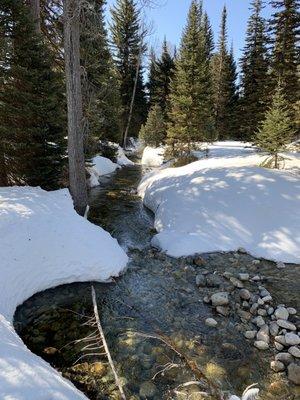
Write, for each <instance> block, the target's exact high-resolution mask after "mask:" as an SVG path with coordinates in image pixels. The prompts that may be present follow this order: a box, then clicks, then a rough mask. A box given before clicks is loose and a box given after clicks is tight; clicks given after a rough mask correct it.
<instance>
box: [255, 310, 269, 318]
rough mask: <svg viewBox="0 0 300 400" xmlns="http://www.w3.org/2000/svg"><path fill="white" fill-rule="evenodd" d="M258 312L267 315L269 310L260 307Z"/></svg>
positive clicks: (263, 315)
mask: <svg viewBox="0 0 300 400" xmlns="http://www.w3.org/2000/svg"><path fill="white" fill-rule="evenodd" d="M257 314H258V315H261V316H262V317H265V316H266V315H267V310H264V309H263V308H260V309H258V310H257Z"/></svg>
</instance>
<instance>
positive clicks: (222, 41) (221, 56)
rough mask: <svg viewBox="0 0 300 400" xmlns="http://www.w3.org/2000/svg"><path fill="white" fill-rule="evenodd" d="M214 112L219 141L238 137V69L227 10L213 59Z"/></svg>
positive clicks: (224, 12) (224, 13)
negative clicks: (236, 126)
mask: <svg viewBox="0 0 300 400" xmlns="http://www.w3.org/2000/svg"><path fill="white" fill-rule="evenodd" d="M211 65H212V75H213V90H214V111H215V124H216V133H217V136H218V138H219V139H228V138H230V137H233V136H236V132H233V131H232V129H233V128H234V125H235V124H234V119H235V111H234V109H235V107H236V104H235V102H236V96H237V88H236V78H237V75H236V67H235V62H234V57H233V52H229V51H228V43H227V10H226V7H224V8H223V12H222V21H221V29H220V37H219V41H218V50H217V53H216V54H214V56H213V59H212V63H211Z"/></svg>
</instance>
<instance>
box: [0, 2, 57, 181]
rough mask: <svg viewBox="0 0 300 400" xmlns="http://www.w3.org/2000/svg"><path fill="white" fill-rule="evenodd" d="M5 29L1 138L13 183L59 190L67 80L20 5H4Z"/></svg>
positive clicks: (0, 19) (0, 20) (0, 22)
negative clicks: (55, 64)
mask: <svg viewBox="0 0 300 400" xmlns="http://www.w3.org/2000/svg"><path fill="white" fill-rule="evenodd" d="M0 9H1V13H0V25H1V30H3V32H4V33H5V36H6V39H7V41H8V42H9V43H10V46H9V51H8V52H6V57H5V60H4V61H3V63H1V74H0V75H1V76H2V77H3V79H4V90H3V91H1V93H0V137H1V141H2V148H3V152H4V155H5V161H6V168H7V174H8V176H9V180H10V183H12V184H28V185H31V186H37V185H39V186H41V187H43V188H45V189H53V188H56V187H58V184H59V179H60V175H61V169H62V165H63V158H64V152H65V146H64V139H63V138H64V136H65V107H64V104H65V101H64V98H63V95H62V93H63V90H62V77H61V76H60V74H59V73H57V72H55V71H54V69H53V59H52V56H51V54H50V52H49V50H48V49H47V47H46V46H45V44H44V43H43V40H42V37H41V35H39V34H37V33H36V30H35V27H34V23H33V20H32V15H31V14H30V13H29V10H28V8H27V7H26V6H25V5H24V4H23V2H21V1H18V2H16V1H14V0H3V1H2V3H1V6H0Z"/></svg>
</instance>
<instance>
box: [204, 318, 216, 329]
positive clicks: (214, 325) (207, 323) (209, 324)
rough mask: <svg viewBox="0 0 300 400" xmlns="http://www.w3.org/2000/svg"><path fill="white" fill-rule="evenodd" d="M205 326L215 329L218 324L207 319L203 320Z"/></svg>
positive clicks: (213, 320) (211, 319)
mask: <svg viewBox="0 0 300 400" xmlns="http://www.w3.org/2000/svg"><path fill="white" fill-rule="evenodd" d="M205 325H206V326H209V327H210V328H215V327H216V326H217V325H218V322H217V321H216V320H215V319H213V318H207V319H206V320H205Z"/></svg>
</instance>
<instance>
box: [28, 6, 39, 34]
mask: <svg viewBox="0 0 300 400" xmlns="http://www.w3.org/2000/svg"><path fill="white" fill-rule="evenodd" d="M28 5H29V7H30V12H31V15H32V18H33V22H34V27H35V31H36V33H38V34H40V33H41V7H40V0H28Z"/></svg>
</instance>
